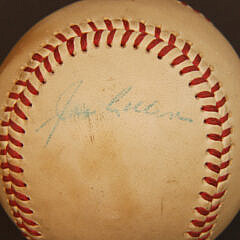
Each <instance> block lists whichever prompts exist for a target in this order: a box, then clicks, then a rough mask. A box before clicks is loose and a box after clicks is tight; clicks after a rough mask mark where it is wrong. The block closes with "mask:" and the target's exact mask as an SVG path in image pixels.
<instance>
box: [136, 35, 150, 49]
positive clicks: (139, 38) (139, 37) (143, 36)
mask: <svg viewBox="0 0 240 240" xmlns="http://www.w3.org/2000/svg"><path fill="white" fill-rule="evenodd" d="M145 36H147V33H140V34H139V35H138V36H137V38H136V40H135V42H134V44H133V47H134V48H138V46H139V45H140V43H141V42H142V41H143V39H144V38H145Z"/></svg>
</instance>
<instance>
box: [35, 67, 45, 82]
mask: <svg viewBox="0 0 240 240" xmlns="http://www.w3.org/2000/svg"><path fill="white" fill-rule="evenodd" d="M35 76H36V77H37V79H38V80H39V81H40V82H41V83H45V80H44V78H43V75H42V73H41V71H40V67H37V68H36V69H35Z"/></svg>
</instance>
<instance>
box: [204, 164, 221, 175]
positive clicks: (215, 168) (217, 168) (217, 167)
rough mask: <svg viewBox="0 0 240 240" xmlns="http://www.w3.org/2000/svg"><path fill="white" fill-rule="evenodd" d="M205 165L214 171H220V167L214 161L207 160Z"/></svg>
mask: <svg viewBox="0 0 240 240" xmlns="http://www.w3.org/2000/svg"><path fill="white" fill-rule="evenodd" d="M205 165H206V166H207V167H208V168H209V169H210V170H211V171H213V172H215V173H220V167H219V166H218V165H216V164H213V163H210V162H207V163H205Z"/></svg>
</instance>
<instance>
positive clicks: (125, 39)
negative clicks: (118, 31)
mask: <svg viewBox="0 0 240 240" xmlns="http://www.w3.org/2000/svg"><path fill="white" fill-rule="evenodd" d="M133 32H134V31H133V30H127V31H126V32H125V33H124V34H123V36H122V40H121V46H122V47H125V46H126V44H127V42H128V40H129V38H130V36H131V35H132V33H133Z"/></svg>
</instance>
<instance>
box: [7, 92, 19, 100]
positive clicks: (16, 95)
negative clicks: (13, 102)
mask: <svg viewBox="0 0 240 240" xmlns="http://www.w3.org/2000/svg"><path fill="white" fill-rule="evenodd" d="M8 97H9V98H12V99H18V98H19V94H18V93H14V92H11V93H9V95H8Z"/></svg>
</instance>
